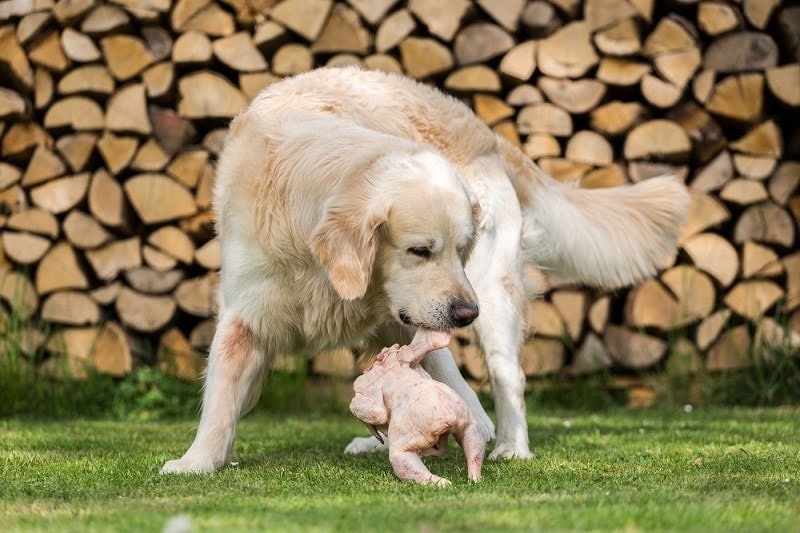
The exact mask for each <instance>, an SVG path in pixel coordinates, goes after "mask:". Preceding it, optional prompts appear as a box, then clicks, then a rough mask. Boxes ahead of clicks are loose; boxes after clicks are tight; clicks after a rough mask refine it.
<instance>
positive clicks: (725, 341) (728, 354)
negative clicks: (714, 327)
mask: <svg viewBox="0 0 800 533" xmlns="http://www.w3.org/2000/svg"><path fill="white" fill-rule="evenodd" d="M751 342H752V339H751V337H750V331H749V330H748V329H747V326H745V325H741V326H736V327H734V328H732V329H729V330H728V331H726V332H725V333H723V334H722V335H721V336H720V337H719V338H718V339H717V341H716V342H715V343H714V345H713V346H711V348H710V349H709V350H708V355H707V356H706V370H708V371H709V372H720V371H728V370H738V369H740V368H745V367H748V366H750V365H752V360H751V359H750V345H751Z"/></svg>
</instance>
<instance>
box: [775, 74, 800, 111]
mask: <svg viewBox="0 0 800 533" xmlns="http://www.w3.org/2000/svg"><path fill="white" fill-rule="evenodd" d="M767 87H769V90H770V92H771V93H772V95H773V96H775V98H777V99H778V100H779V101H780V102H781V103H782V104H784V105H787V106H789V107H800V65H798V64H793V65H783V66H780V67H774V68H770V69H767Z"/></svg>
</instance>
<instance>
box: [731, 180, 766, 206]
mask: <svg viewBox="0 0 800 533" xmlns="http://www.w3.org/2000/svg"><path fill="white" fill-rule="evenodd" d="M719 197H720V198H722V199H723V200H725V201H726V202H731V203H734V204H739V205H752V204H755V203H758V202H763V201H764V200H767V199H768V198H769V194H768V193H767V188H766V187H764V184H763V183H761V182H760V181H755V180H751V179H742V178H739V179H735V180H731V181H729V182H728V183H726V184H725V186H724V187H723V188H722V190H721V191H720V192H719Z"/></svg>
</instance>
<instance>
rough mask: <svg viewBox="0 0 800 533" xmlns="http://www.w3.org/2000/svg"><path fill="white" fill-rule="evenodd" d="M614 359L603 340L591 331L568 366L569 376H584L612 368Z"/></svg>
mask: <svg viewBox="0 0 800 533" xmlns="http://www.w3.org/2000/svg"><path fill="white" fill-rule="evenodd" d="M612 364H613V361H612V360H611V357H610V356H609V355H608V350H607V349H606V346H605V344H603V341H602V340H601V339H600V337H598V336H597V335H596V334H595V333H589V334H588V335H586V338H585V339H584V340H583V344H581V347H580V348H579V349H578V353H577V354H575V357H574V358H573V359H572V363H571V364H570V365H569V367H568V368H567V375H569V376H573V377H574V376H584V375H587V374H593V373H595V372H600V371H603V370H607V369H609V368H611V365H612Z"/></svg>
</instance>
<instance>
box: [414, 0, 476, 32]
mask: <svg viewBox="0 0 800 533" xmlns="http://www.w3.org/2000/svg"><path fill="white" fill-rule="evenodd" d="M470 8H471V2H469V1H468V0H409V2H408V9H409V10H410V11H411V12H412V13H413V14H414V15H415V16H416V17H417V18H418V19H419V20H420V21H422V23H423V24H425V26H426V27H427V28H428V31H429V32H430V33H431V34H433V35H434V36H436V37H439V38H441V39H442V40H444V41H445V42H450V41H452V40H453V37H454V36H455V34H456V32H457V31H458V29H459V27H460V26H461V21H462V20H463V19H464V17H465V16H466V15H467V13H468V12H469V10H470Z"/></svg>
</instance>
